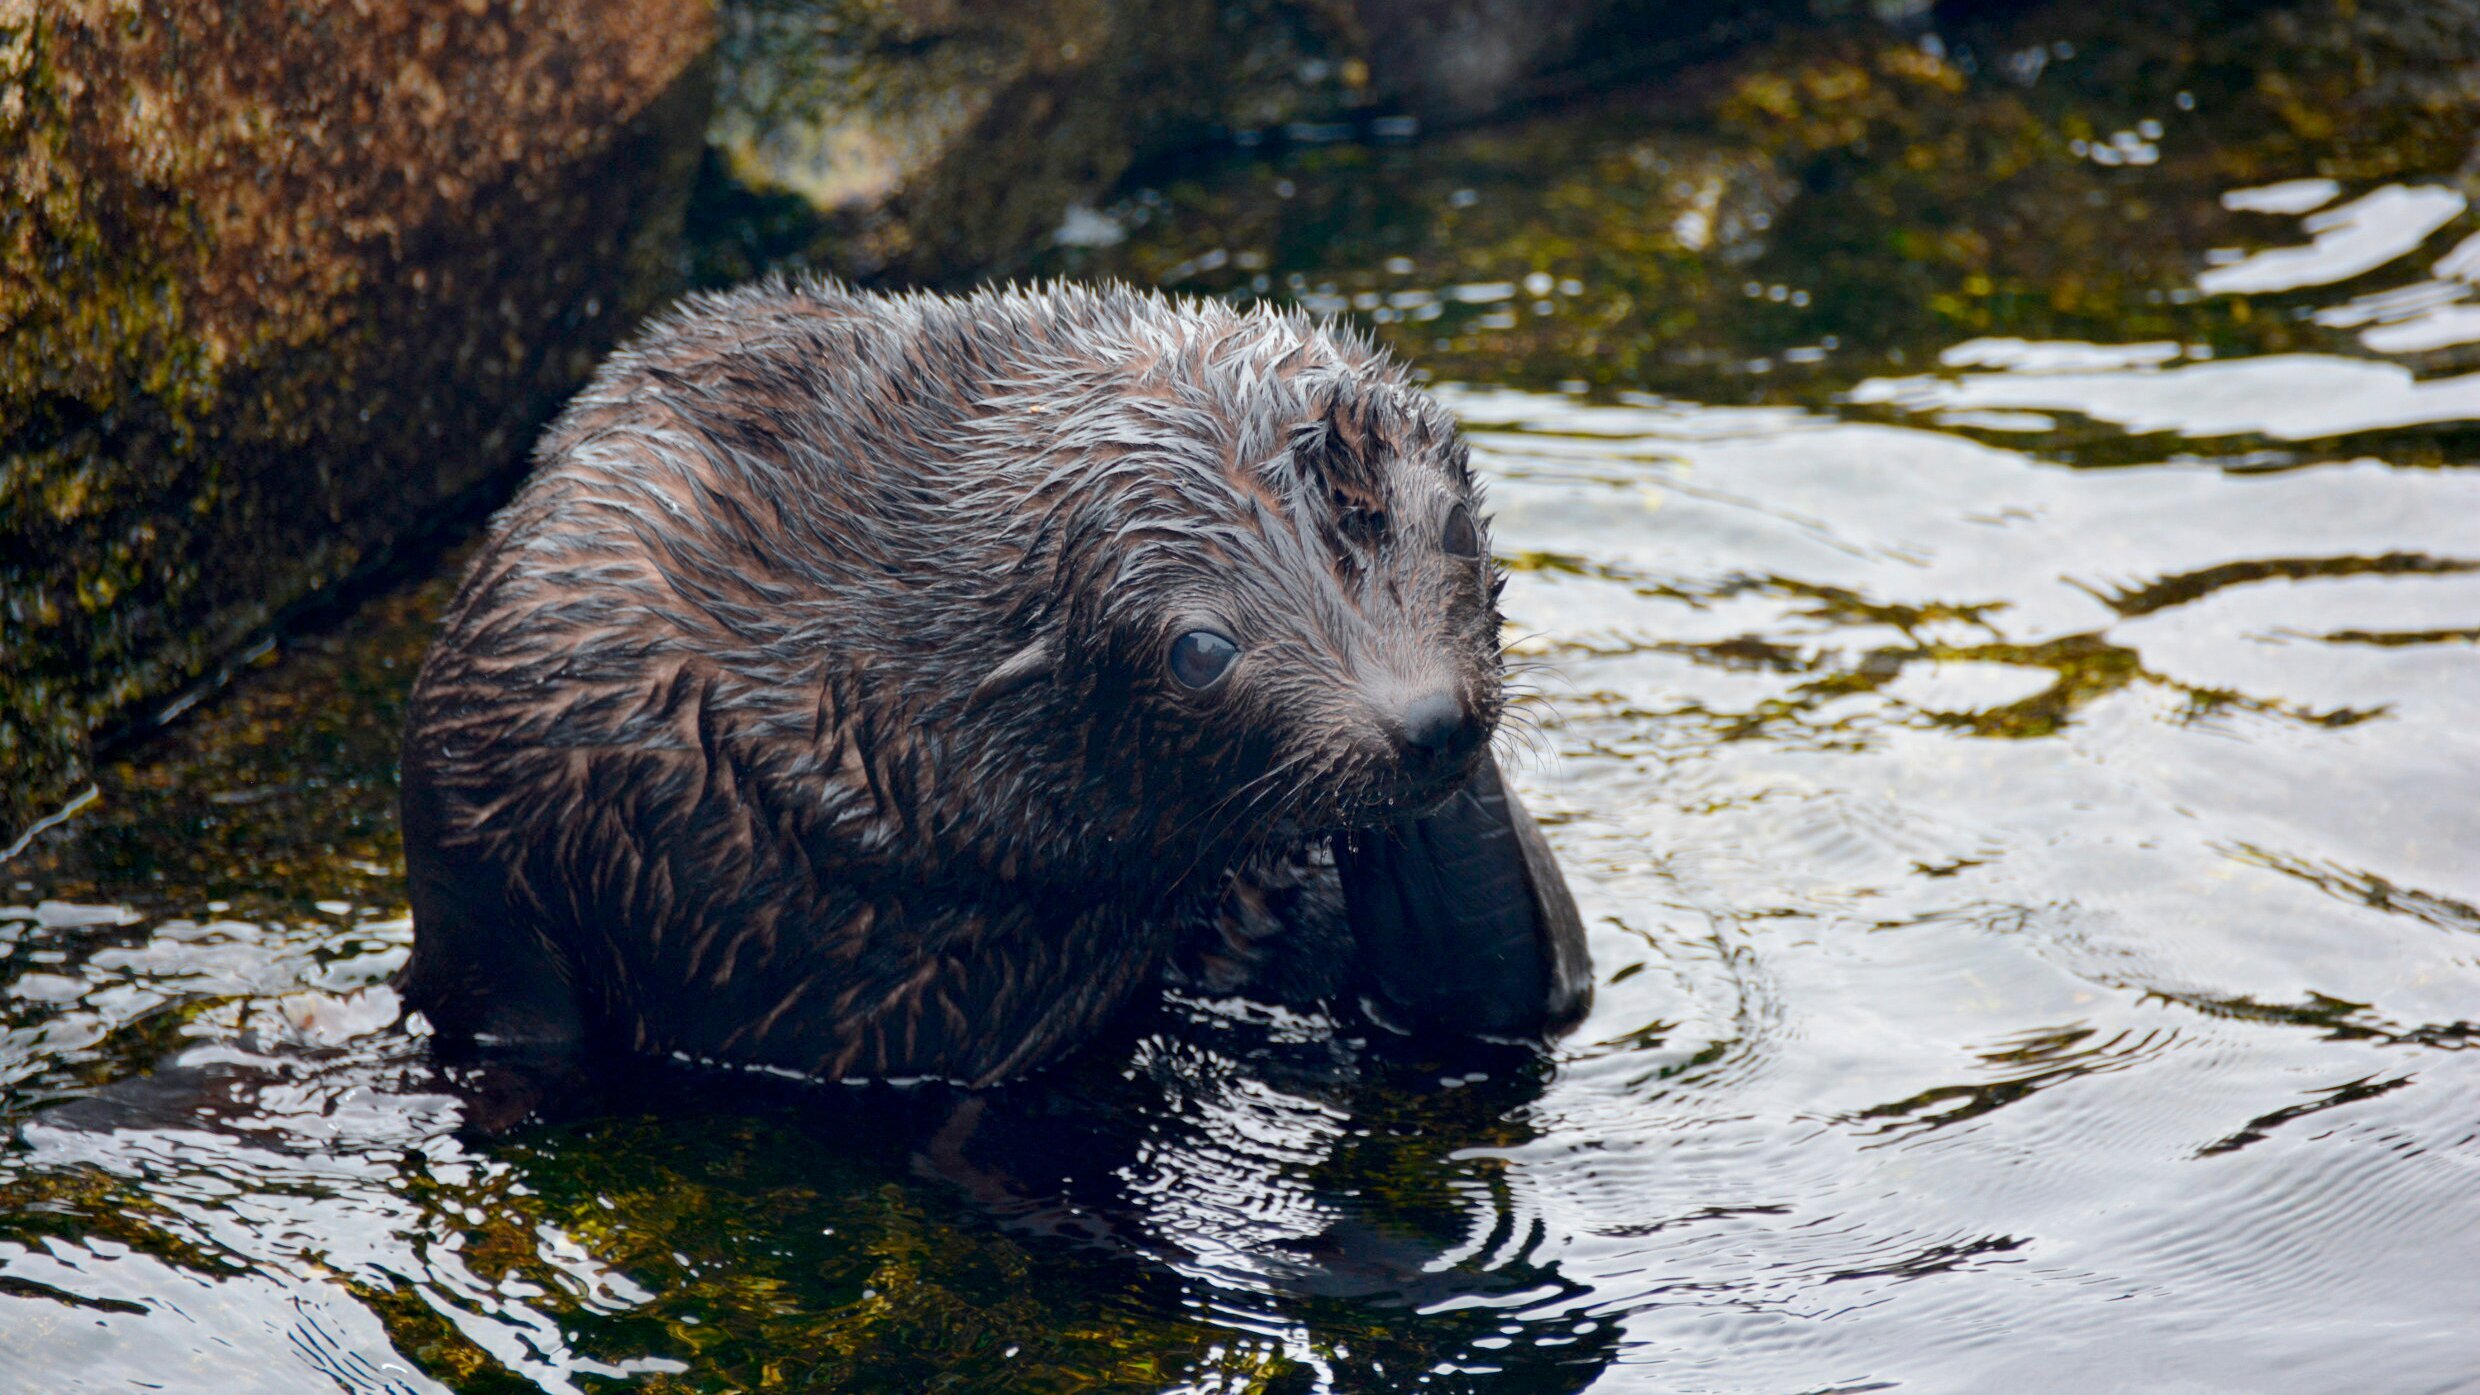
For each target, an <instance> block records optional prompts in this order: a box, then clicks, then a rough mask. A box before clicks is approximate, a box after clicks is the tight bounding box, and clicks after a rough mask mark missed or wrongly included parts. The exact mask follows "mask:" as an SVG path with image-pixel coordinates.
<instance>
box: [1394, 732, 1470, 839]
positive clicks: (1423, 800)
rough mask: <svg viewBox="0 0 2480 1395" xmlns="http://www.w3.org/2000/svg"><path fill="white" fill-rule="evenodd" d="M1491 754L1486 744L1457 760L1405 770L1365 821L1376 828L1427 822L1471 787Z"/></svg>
mask: <svg viewBox="0 0 2480 1395" xmlns="http://www.w3.org/2000/svg"><path fill="white" fill-rule="evenodd" d="M1488 751H1489V747H1488V745H1487V744H1483V745H1481V746H1477V747H1475V748H1474V749H1472V750H1470V751H1468V752H1466V753H1465V754H1464V755H1463V756H1462V757H1460V758H1458V759H1455V760H1449V761H1440V762H1436V763H1433V764H1429V765H1426V766H1424V767H1420V768H1407V769H1404V770H1403V771H1402V772H1401V774H1400V776H1399V777H1398V783H1397V786H1396V788H1394V789H1392V790H1390V791H1388V792H1387V793H1386V794H1384V795H1382V796H1380V797H1379V798H1378V799H1377V800H1375V801H1373V802H1372V803H1371V804H1370V805H1369V806H1368V808H1367V810H1366V812H1365V814H1364V819H1365V820H1366V822H1367V823H1368V824H1372V825H1374V824H1381V823H1398V822H1401V821H1403V820H1405V819H1420V818H1427V817H1429V816H1430V815H1431V814H1434V813H1437V812H1438V811H1439V809H1441V808H1442V807H1444V806H1445V805H1446V802H1447V801H1448V800H1450V799H1453V798H1454V797H1455V795H1456V793H1457V791H1459V790H1462V789H1463V788H1464V787H1465V786H1467V785H1469V784H1471V783H1472V780H1473V776H1474V774H1475V773H1476V772H1477V771H1478V770H1479V768H1480V765H1481V762H1482V760H1483V759H1484V758H1485V757H1486V754H1487V752H1488Z"/></svg>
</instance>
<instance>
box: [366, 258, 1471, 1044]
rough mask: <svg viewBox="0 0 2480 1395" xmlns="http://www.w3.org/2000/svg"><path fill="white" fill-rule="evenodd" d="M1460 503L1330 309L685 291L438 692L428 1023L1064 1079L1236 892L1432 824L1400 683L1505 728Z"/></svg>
mask: <svg viewBox="0 0 2480 1395" xmlns="http://www.w3.org/2000/svg"><path fill="white" fill-rule="evenodd" d="M1457 501H1464V502H1466V503H1467V504H1468V505H1469V506H1471V507H1472V508H1474V509H1475V510H1476V514H1477V509H1478V500H1476V499H1474V498H1473V485H1472V481H1471V478H1470V475H1469V472H1468V470H1467V467H1466V462H1465V455H1464V451H1463V448H1462V446H1461V444H1460V442H1459V441H1458V440H1457V438H1456V435H1455V433H1454V430H1453V428H1452V425H1451V423H1450V422H1449V421H1448V419H1447V418H1446V416H1445V415H1444V413H1443V412H1442V411H1441V410H1440V409H1439V408H1438V407H1437V406H1436V404H1435V403H1433V402H1432V401H1430V399H1429V398H1427V397H1426V396H1425V395H1423V394H1422V393H1420V392H1418V391H1417V390H1416V389H1414V388H1413V387H1412V386H1411V385H1410V384H1409V383H1408V382H1407V381H1406V379H1405V377H1404V375H1403V373H1402V372H1401V370H1400V369H1399V368H1398V367H1397V366H1396V365H1394V364H1393V363H1392V362H1390V361H1389V360H1388V359H1386V357H1385V356H1384V355H1383V354H1382V353H1380V352H1379V351H1377V350H1375V349H1373V348H1372V347H1371V346H1369V345H1368V344H1367V343H1366V342H1365V341H1363V340H1360V339H1358V338H1356V337H1354V336H1351V335H1349V334H1346V333H1342V332H1339V331H1336V330H1334V329H1332V328H1328V327H1321V326H1318V325H1315V324H1313V323H1311V322H1309V321H1307V320H1304V319H1302V318H1301V317H1299V316H1297V315H1292V314H1284V313H1278V312H1273V311H1267V310H1257V311H1250V312H1246V313H1243V312H1239V311H1235V310H1233V309H1231V308H1229V307H1226V306H1223V305H1221V304H1218V303H1213V302H1172V301H1168V300H1165V299H1162V298H1160V297H1158V296H1152V295H1141V294H1137V293H1134V292H1130V291H1126V290H1121V289H1105V290H1086V289H1079V288H1072V287H1065V286H1061V287H1052V288H1047V289H1039V290H1024V291H1015V290H1011V291H1003V292H989V293H983V294H978V295H975V296H972V297H970V298H966V299H947V298H942V297H936V296H928V295H915V296H905V297H892V298H891V297H880V296H870V295H861V294H856V293H854V292H851V291H848V290H846V289H844V288H841V287H839V286H836V285H833V284H828V283H818V282H803V283H797V284H787V283H769V284H764V285H759V286H755V287H751V288H745V289H742V290H738V291H734V292H729V293H725V294H719V295H707V296H699V297H693V298H691V299H690V300H689V301H688V302H686V303H685V304H684V305H683V306H682V308H680V309H679V310H678V311H676V312H675V313H673V314H672V315H670V316H669V317H668V318H666V319H664V320H663V321H661V322H659V323H657V324H656V325H655V326H653V327H652V328H651V329H650V330H649V331H648V332H647V333H645V334H644V335H643V336H642V337H641V338H640V339H639V340H638V341H637V342H636V343H635V344H634V345H633V346H632V347H630V348H629V349H627V350H626V351H624V352H622V353H620V354H619V355H617V356H615V357H614V358H613V359H612V360H611V361H610V362H609V363H608V364H606V365H605V367H604V368H603V369H602V371H601V372H600V373H599V374H598V375H597V376H596V378H595V380H594V382H593V383H592V384H591V385H590V386H589V387H588V388H587V389H586V391H585V392H584V393H583V394H581V395H580V396H579V397H578V399H577V400H576V401H575V402H574V403H573V404H572V405H571V406H570V407H569V408H568V410H567V411H566V413H565V414H564V415H563V416H562V417H561V419H560V420H559V421H558V422H557V423H556V424H555V426H554V427H553V429H552V430H551V432H550V433H549V434H548V436H547V437H546V439H545V440H544V442H543V444H542V446H541V448H540V452H539V459H538V467H537V471H536V474H535V475H534V477H533V478H532V479H531V480H530V481H529V482H528V483H527V484H526V486H525V487H524V489H523V490H522V492H521V493H520V494H519V495H518V497H517V498H516V499H515V501H514V502H512V503H511V504H510V505H509V507H508V508H507V509H506V510H505V511H504V512H503V513H502V514H501V515H500V516H499V517H498V518H497V519H496V520H495V521H494V523H493V525H492V528H491V531H490V535H489V538H488V541H487V543H486V545H485V547H484V550H483V551H482V553H481V554H480V556H479V557H478V558H477V560H476V562H475V563H474V565H473V569H472V571H471V572H470V574H469V575H468V576H467V578H466V580H465V582H464V585H463V588H462V589H461V590H460V592H459V593H458V596H457V598H456V600H455V602H454V604H453V606H452V607H451V610H450V612H449V615H448V617H447V620H446V623H445V626H444V629H443V632H442V635H441V637H440V640H439V642H438V644H437V645H436V646H435V647H434V649H433V650H432V653H431V655H430V657H429V659H428V660H427V662H426V663H425V665H424V668H423V672H422V674H421V677H420V680H419V682H418V683H417V685H416V690H415V695H414V703H413V708H412V712H411V716H410V718H409V721H408V726H407V731H406V741H405V783H406V795H405V804H406V809H405V812H406V834H407V846H408V861H409V864H410V866H411V871H412V874H413V894H414V900H415V912H416V936H417V938H416V948H415V955H414V961H413V963H412V966H411V968H410V970H409V973H408V978H407V992H408V996H409V998H410V1000H411V1002H412V1004H413V1006H416V1007H418V1008H421V1009H422V1010H423V1011H425V1012H426V1013H427V1014H428V1015H429V1016H430V1018H431V1019H432V1021H433V1022H434V1024H435V1025H436V1026H437V1027H438V1028H439V1029H440V1031H441V1032H442V1033H443V1035H444V1036H446V1037H447V1038H448V1039H450V1040H451V1041H457V1040H464V1039H471V1038H500V1039H527V1038H542V1039H547V1040H554V1041H576V1040H584V1041H589V1042H593V1043H596V1044H602V1043H608V1044H610V1045H614V1046H619V1047H623V1048H626V1049H631V1050H635V1051H639V1052H648V1053H678V1054H685V1055H688V1056H693V1057H700V1058H711V1059H719V1060H727V1061H740V1062H752V1063H763V1064H771V1065H778V1066H784V1067H789V1068H793V1069H798V1070H803V1071H810V1072H816V1073H820V1074H823V1075H827V1076H834V1077H845V1076H862V1075H939V1076H946V1077H952V1078H961V1079H966V1080H977V1081H978V1080H989V1079H995V1078H998V1077H1001V1076H1004V1075H1008V1074H1012V1073H1015V1072H1018V1071H1021V1070H1023V1069H1025V1068H1028V1067H1030V1066H1031V1065H1034V1064H1036V1063H1038V1062H1040V1061H1041V1060H1043V1059H1045V1058H1047V1057H1049V1056H1051V1055H1053V1054H1055V1053H1056V1052H1057V1051H1059V1050H1060V1049H1062V1048H1064V1047H1065V1046H1066V1045H1068V1044H1070V1043H1072V1042H1073V1041H1075V1040H1076V1039H1078V1038H1080V1037H1081V1036H1083V1035H1085V1034H1086V1033H1088V1032H1089V1031H1090V1030H1091V1029H1092V1028H1093V1027H1094V1026H1095V1025H1097V1024H1098V1023H1099V1022H1100V1021H1101V1020H1102V1019H1103V1018H1104V1017H1106V1016H1107V1015H1108V1014H1109V1013H1111V1012H1112V1011H1113V1010H1114V1009H1115V1008H1117V1007H1118V1006H1119V1005H1120V1004H1121V1003H1123V1002H1124V1001H1125V1000H1126V999H1127V998H1128V997H1129V996H1130V995H1131V994H1133V993H1134V992H1136V991H1137V990H1138V989H1139V988H1140V987H1141V986H1142V985H1145V984H1147V983H1149V982H1151V981H1152V980H1153V978H1154V977H1155V975H1156V973H1157V971H1158V970H1159V968H1160V966H1161V963H1162V960H1163V957H1164V955H1165V953H1166V950H1167V948H1168V946H1169V944H1170V941H1171V939H1172V937H1173V934H1174V933H1175V929H1176V926H1177V925H1178V924H1179V923H1180V922H1181V921H1182V920H1183V919H1184V918H1188V917H1192V916H1194V915H1196V914H1197V913H1199V912H1200V911H1201V910H1202V909H1203V908H1205V907H1206V906H1208V905H1209V904H1210V903H1211V901H1212V900H1213V898H1215V897H1216V896H1218V895H1219V894H1221V892H1222V890H1223V888H1224V887H1225V886H1226V885H1227V884H1228V882H1229V880H1230V877H1231V874H1232V873H1233V872H1234V871H1235V869H1242V870H1245V868H1246V867H1248V866H1250V865H1253V864H1255V863H1258V862H1262V861H1265V860H1269V859H1293V860H1297V859H1299V858H1300V857H1301V856H1302V855H1303V853H1304V851H1305V850H1306V849H1308V848H1309V847H1311V846H1312V845H1313V844H1314V843H1315V841H1316V840H1317V839H1318V838H1319V837H1321V836H1322V835H1323V834H1324V833H1326V832H1328V831H1331V830H1336V829H1341V828H1347V827H1353V826H1357V825H1358V824H1360V823H1362V822H1366V821H1369V820H1372V819H1375V818H1378V817H1381V816H1383V815H1385V814H1387V813H1388V812H1390V811H1395V810H1400V808H1401V807H1403V806H1404V805H1406V804H1407V803H1411V802H1417V801H1418V800H1419V799H1421V798H1425V797H1427V796H1428V795H1430V794H1431V793H1433V792H1435V791H1434V789H1433V786H1436V787H1437V788H1443V786H1440V785H1438V782H1437V781H1436V780H1429V781H1428V782H1426V783H1423V782H1417V781H1414V780H1412V779H1411V778H1410V777H1408V776H1407V775H1405V773H1404V772H1403V771H1401V770H1399V769H1398V768H1396V766H1395V765H1394V763H1393V758H1392V755H1391V750H1392V747H1391V746H1390V745H1389V742H1388V739H1387V738H1386V736H1385V733H1384V732H1383V730H1381V728H1382V726H1383V723H1382V722H1380V721H1378V720H1377V718H1378V716H1379V715H1380V713H1381V711H1382V709H1383V707H1384V701H1383V700H1382V699H1383V698H1384V696H1385V695H1386V694H1400V693H1402V692H1405V691H1410V690H1414V689H1419V688H1422V687H1423V686H1424V685H1427V686H1428V687H1430V688H1437V687H1440V686H1443V687H1445V688H1446V689H1448V690H1450V691H1452V692H1454V693H1456V694H1457V695H1458V697H1459V698H1460V700H1462V701H1463V702H1465V703H1467V704H1468V705H1469V708H1470V710H1471V711H1472V712H1474V713H1475V714H1476V716H1477V720H1478V721H1479V722H1480V723H1481V728H1482V730H1484V731H1485V732H1486V731H1487V730H1488V729H1489V728H1490V727H1491V726H1493V725H1494V724H1495V722H1496V720H1497V717H1498V713H1499V707H1500V702H1501V697H1500V666H1499V657H1498V637H1497V630H1498V617H1497V610H1496V604H1495V600H1496V595H1497V588H1498V585H1499V577H1498V576H1497V574H1496V573H1495V570H1494V569H1493V568H1492V566H1491V565H1490V564H1489V563H1488V562H1487V561H1486V560H1484V561H1482V562H1480V563H1478V564H1475V563H1472V562H1469V561H1459V560H1458V559H1456V558H1453V557H1448V556H1445V555H1444V554H1443V553H1442V552H1441V551H1440V549H1439V547H1438V546H1437V542H1436V539H1437V536H1438V529H1439V527H1440V520H1441V519H1442V518H1443V517H1444V516H1445V514H1446V511H1447V510H1448V509H1449V508H1450V507H1452V505H1453V504H1454V503H1455V502H1457ZM1484 555H1485V558H1486V549H1485V553H1484ZM1202 620H1212V621H1213V622H1214V623H1216V624H1217V625H1219V626H1221V627H1224V628H1226V629H1227V630H1230V631H1236V632H1237V635H1236V637H1238V638H1240V639H1241V641H1242V647H1243V650H1244V658H1243V661H1242V663H1241V665H1240V666H1239V667H1238V668H1237V669H1235V671H1234V672H1233V674H1232V675H1231V677H1230V679H1228V680H1227V681H1226V682H1225V683H1223V684H1222V685H1220V686H1219V688H1218V690H1217V691H1216V692H1214V693H1212V694H1209V695H1205V696H1199V695H1196V694H1191V693H1188V692H1186V691H1185V690H1183V689H1181V688H1180V687H1179V685H1177V684H1175V683H1172V682H1170V681H1169V680H1168V679H1167V678H1166V677H1165V676H1164V673H1163V664H1162V658H1161V655H1162V652H1163V649H1164V646H1165V645H1167V644H1168V643H1169V641H1170V639H1171V638H1172V637H1173V636H1174V635H1176V634H1177V633H1179V632H1180V631H1181V630H1182V629H1183V628H1185V627H1188V626H1191V625H1194V624H1196V623H1199V622H1200V621H1202ZM1373 694H1376V695H1377V696H1375V697H1373ZM1373 704H1374V705H1373Z"/></svg>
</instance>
